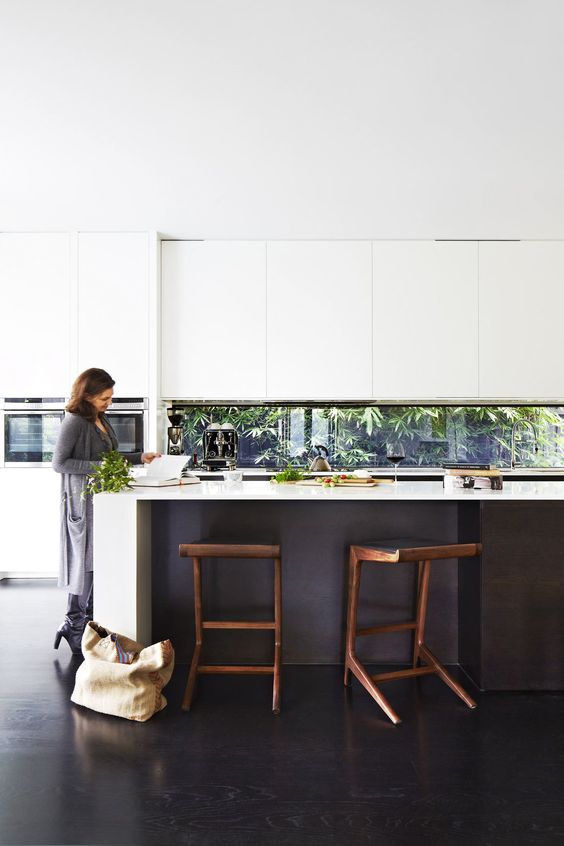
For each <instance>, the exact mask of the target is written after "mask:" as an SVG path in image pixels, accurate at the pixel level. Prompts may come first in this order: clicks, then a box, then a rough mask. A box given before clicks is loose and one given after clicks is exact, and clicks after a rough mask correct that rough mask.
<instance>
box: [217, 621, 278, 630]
mask: <svg viewBox="0 0 564 846" xmlns="http://www.w3.org/2000/svg"><path fill="white" fill-rule="evenodd" d="M275 627H276V623H275V622H274V621H270V620H265V621H263V622H253V621H248V620H204V621H203V622H202V628H203V629H274V628H275Z"/></svg>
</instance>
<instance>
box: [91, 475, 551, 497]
mask: <svg viewBox="0 0 564 846" xmlns="http://www.w3.org/2000/svg"><path fill="white" fill-rule="evenodd" d="M97 496H102V497H110V496H113V497H122V498H123V497H127V498H132V499H138V500H153V501H157V500H206V499H221V500H274V501H277V500H280V501H288V500H300V501H302V502H303V501H307V502H311V501H317V502H331V501H335V500H364V501H367V500H378V501H380V500H381V501H388V502H390V501H392V502H394V501H398V500H400V501H401V500H427V501H428V500H435V501H445V502H450V501H456V500H460V501H462V500H465V501H470V500H483V501H490V502H501V501H503V502H511V501H517V500H525V501H527V500H535V501H542V500H544V501H546V500H548V501H551V500H564V482H553V481H544V480H543V481H534V482H533V481H520V482H511V481H505V482H504V486H503V490H502V491H483V490H482V491H476V490H457V491H452V492H449V493H446V492H445V490H444V488H443V484H442V482H438V481H437V482H428V481H410V482H398V483H397V484H383V485H378V486H376V487H373V488H347V487H344V486H336V487H335V488H321V487H319V488H317V487H302V486H299V485H287V484H286V485H275V484H272V483H271V482H238V483H235V484H233V483H228V482H223V481H215V480H214V481H207V480H204V481H202V482H200V484H192V485H174V486H171V487H165V488H134V489H133V490H129V491H122V492H121V493H119V494H98V495H97Z"/></svg>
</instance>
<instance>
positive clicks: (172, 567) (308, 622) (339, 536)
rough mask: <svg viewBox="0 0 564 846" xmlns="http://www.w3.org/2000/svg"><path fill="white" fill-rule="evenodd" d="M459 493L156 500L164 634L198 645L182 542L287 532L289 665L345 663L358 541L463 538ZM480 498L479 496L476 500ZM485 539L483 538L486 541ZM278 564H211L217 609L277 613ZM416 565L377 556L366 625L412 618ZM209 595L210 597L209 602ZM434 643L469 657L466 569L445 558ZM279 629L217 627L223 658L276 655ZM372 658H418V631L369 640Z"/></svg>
mask: <svg viewBox="0 0 564 846" xmlns="http://www.w3.org/2000/svg"><path fill="white" fill-rule="evenodd" d="M458 507H459V506H458V504H457V503H456V502H424V501H423V502H422V501H415V502H414V501H398V502H382V501H376V502H365V501H358V500H356V501H354V502H343V501H336V502H333V503H331V502H326V501H325V502H303V501H301V502H295V501H282V502H264V501H240V502H237V501H232V500H230V501H222V500H218V501H209V500H208V501H190V502H180V501H177V500H171V501H155V502H153V503H152V561H153V590H152V595H153V611H152V613H153V638H154V639H161V638H166V637H170V638H171V640H172V641H173V644H174V646H175V649H176V652H177V660H178V661H181V662H186V661H188V660H189V659H190V657H191V652H192V649H193V646H194V612H193V584H192V566H191V562H190V561H189V560H187V559H180V558H179V557H178V545H179V544H180V543H186V542H189V541H192V540H196V539H199V538H214V539H223V540H233V541H241V542H242V541H245V542H260V541H279V542H280V543H281V545H282V555H283V560H282V566H283V656H284V662H285V663H288V664H339V663H341V662H342V660H343V651H344V632H345V622H346V588H347V550H348V546H349V544H351V543H358V542H359V541H362V540H367V539H370V538H386V537H394V536H395V537H398V536H404V537H405V536H410V535H411V536H413V537H416V536H418V537H427V538H441V539H444V540H445V542H454V541H456V540H457V538H458ZM476 508H477V505H476ZM475 540H476V539H475ZM272 569H273V568H272V566H271V565H270V562H268V561H266V562H263V561H233V560H225V561H220V562H211V561H210V562H205V564H204V573H203V588H204V604H205V608H207V611H206V614H207V616H208V618H210V619H213V618H214V617H216V618H224V617H225V618H231V619H243V618H246V617H248V618H249V619H257V620H258V619H265V618H268V617H269V616H270V613H271V597H272V585H273V574H272ZM415 573H416V565H412V564H400V565H398V564H395V565H394V564H365V565H363V575H362V579H363V582H362V596H363V597H364V598H365V601H364V602H363V607H362V614H361V616H360V617H359V625H370V624H372V625H374V624H377V623H392V622H398V621H405V620H408V619H410V617H411V615H412V613H413V603H414V592H415ZM206 600H207V601H206ZM427 639H428V642H429V645H430V647H431V649H433V650H434V651H436V653H437V654H438V655H439V656H440V657H441V658H442V659H443V661H444V662H445V663H451V664H452V663H457V662H458V571H457V566H456V563H455V562H452V561H439V562H436V563H434V564H433V571H432V580H431V595H430V608H429V622H428V638H427ZM271 644H272V634H271V633H268V632H266V633H265V632H258V633H257V632H246V631H239V632H230V633H226V632H222V631H213V632H208V633H206V660H207V661H209V662H211V663H222V662H225V663H240V662H241V661H245V662H249V663H262V662H265V663H268V662H269V661H270V660H271V658H272V646H271ZM358 651H359V655H360V656H361V657H362V659H363V660H364V661H368V662H373V663H382V664H388V663H389V664H398V663H401V664H403V663H407V662H409V660H410V655H411V643H410V636H409V635H408V634H404V633H402V634H390V635H381V636H379V637H371V638H364V639H362V641H361V642H360V643H359V649H358Z"/></svg>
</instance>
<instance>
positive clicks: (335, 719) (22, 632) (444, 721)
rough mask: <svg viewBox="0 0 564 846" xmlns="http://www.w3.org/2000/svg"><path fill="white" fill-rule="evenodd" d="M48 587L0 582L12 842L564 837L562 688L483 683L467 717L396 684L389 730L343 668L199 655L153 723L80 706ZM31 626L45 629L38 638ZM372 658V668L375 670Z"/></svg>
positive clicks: (56, 602) (0, 745)
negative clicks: (247, 667)
mask: <svg viewBox="0 0 564 846" xmlns="http://www.w3.org/2000/svg"><path fill="white" fill-rule="evenodd" d="M61 596H62V594H61V593H60V592H58V591H57V590H56V589H55V588H54V587H53V586H52V585H49V584H47V585H45V584H44V583H41V582H39V583H36V587H35V589H34V588H33V586H32V585H30V584H28V585H26V587H25V589H22V590H20V589H19V587H18V584H15V585H13V586H4V588H3V589H2V590H1V591H0V642H1V643H2V644H3V649H2V650H1V651H0V660H1V677H2V687H1V689H0V844H2V846H7V844H37V846H43V844H45V846H46V845H47V844H54V843H56V844H60V846H66V845H67V844H69V845H70V844H80V845H82V844H100V846H109V844H113V845H114V846H115V845H116V844H123V846H133V845H134V844H135V846H140V845H141V846H143V844H150V846H152V844H155V846H157V844H158V846H173V845H174V846H177V844H180V846H184V844H188V846H327V844H331V846H349V844H353V843H354V844H386V846H398V845H399V846H408V844H409V846H413V844H419V843H420V844H424V843H425V844H426V843H432V844H433V846H435V844H448V846H452V844H456V846H467V845H468V846H470V844H472V846H475V844H480V846H489V844H492V846H504V844H508V846H509V844H511V846H522V844H529V843H530V844H543V846H544V844H550V843H559V842H560V841H561V840H562V838H563V836H564V825H563V823H562V813H561V797H562V795H564V777H563V768H562V766H561V761H562V754H563V753H564V720H563V719H562V713H563V712H564V695H562V694H544V695H543V694H536V695H535V694H499V695H498V694H495V695H493V694H488V695H482V696H480V695H479V694H477V698H478V708H477V709H476V710H475V711H470V710H469V709H468V708H466V706H465V705H464V704H463V703H462V702H460V700H458V698H457V697H456V696H455V695H454V694H453V693H452V691H450V690H449V689H448V688H446V687H445V685H444V684H442V682H441V681H440V680H438V679H435V678H431V677H430V678H422V679H411V680H400V681H395V682H389V683H386V688H385V691H386V694H387V695H388V696H389V698H390V701H392V702H393V704H394V707H395V708H397V710H398V713H399V714H400V715H401V717H402V719H403V722H402V724H401V726H398V727H396V726H393V725H392V723H391V722H390V721H389V720H388V719H387V718H386V717H385V716H384V715H383V714H382V712H381V711H380V709H379V708H378V706H377V705H376V704H375V703H374V702H373V700H372V699H371V698H370V696H369V695H368V694H367V692H366V691H365V690H364V689H363V688H361V686H360V685H359V684H357V683H356V682H355V680H354V679H353V682H352V687H351V688H350V689H345V688H344V686H343V673H342V668H341V667H303V666H301V667H293V666H286V667H285V668H284V674H283V686H282V713H281V715H280V717H274V716H273V715H272V713H271V710H270V699H271V680H270V679H269V678H267V677H265V678H260V677H258V676H257V677H252V676H249V677H244V676H241V677H233V678H231V677H228V676H224V677H213V676H210V677H204V678H202V679H201V682H200V684H199V688H198V692H197V697H196V698H195V700H194V704H193V709H192V711H191V712H190V713H189V714H185V713H183V712H182V711H181V710H180V702H181V698H182V692H183V689H184V684H185V681H186V674H187V667H186V665H179V666H178V667H177V668H176V670H175V672H174V675H173V678H172V680H171V682H170V684H169V685H168V686H167V688H166V695H167V699H168V705H167V707H166V708H165V709H164V710H163V711H162V712H161V713H159V714H157V715H156V716H155V717H153V718H152V719H151V720H149V721H148V722H147V723H135V722H129V721H127V720H122V719H119V718H117V717H109V716H105V715H102V714H97V713H95V712H92V711H89V710H87V709H84V708H81V707H80V706H77V705H74V704H72V703H71V702H70V694H71V692H72V688H73V684H74V675H75V673H76V670H77V668H78V666H79V665H80V659H76V658H73V657H72V656H71V655H70V652H69V653H68V654H66V653H65V652H63V650H62V647H63V644H61V649H60V650H59V652H58V653H54V651H53V648H52V645H53V634H54V631H55V629H56V626H57V624H58V621H59V616H60V607H61ZM30 621H33V637H31V638H30V637H29V636H28V635H27V631H28V627H29V624H30ZM376 669H377V668H375V670H376Z"/></svg>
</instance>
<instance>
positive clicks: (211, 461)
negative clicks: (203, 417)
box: [202, 423, 239, 470]
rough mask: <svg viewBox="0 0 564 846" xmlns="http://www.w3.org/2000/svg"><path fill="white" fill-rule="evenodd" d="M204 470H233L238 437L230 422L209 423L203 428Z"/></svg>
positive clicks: (235, 464)
mask: <svg viewBox="0 0 564 846" xmlns="http://www.w3.org/2000/svg"><path fill="white" fill-rule="evenodd" d="M203 441H204V459H203V461H202V467H203V468H204V469H205V470H234V469H235V467H236V466H237V447H238V443H239V437H238V435H237V432H236V430H235V426H233V424H232V423H221V424H220V423H210V424H209V426H207V427H206V428H205V430H204V436H203Z"/></svg>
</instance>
